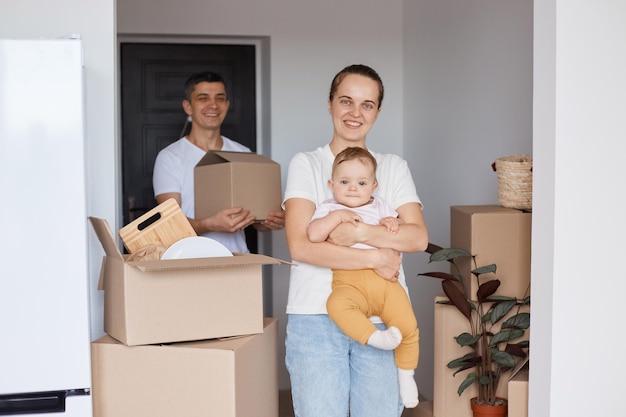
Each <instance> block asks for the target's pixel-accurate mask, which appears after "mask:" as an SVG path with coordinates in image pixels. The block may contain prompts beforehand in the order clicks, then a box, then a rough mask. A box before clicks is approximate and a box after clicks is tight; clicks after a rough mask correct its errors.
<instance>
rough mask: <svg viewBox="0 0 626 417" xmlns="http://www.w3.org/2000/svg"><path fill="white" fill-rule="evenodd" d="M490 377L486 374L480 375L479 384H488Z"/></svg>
mask: <svg viewBox="0 0 626 417" xmlns="http://www.w3.org/2000/svg"><path fill="white" fill-rule="evenodd" d="M489 382H490V379H489V377H488V376H487V375H481V376H480V378H478V383H479V384H480V385H489Z"/></svg>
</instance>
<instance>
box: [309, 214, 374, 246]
mask: <svg viewBox="0 0 626 417" xmlns="http://www.w3.org/2000/svg"><path fill="white" fill-rule="evenodd" d="M361 221H362V219H361V216H359V215H358V214H356V213H355V212H353V211H350V210H345V209H340V210H334V211H331V212H329V213H328V214H327V215H326V216H324V217H319V218H317V219H315V220H313V221H311V223H309V225H308V227H307V236H308V237H309V240H310V241H311V242H323V241H325V240H326V239H328V235H329V234H330V232H332V231H333V229H335V227H337V226H339V225H340V224H341V223H350V224H352V225H353V226H355V227H356V226H357V225H358V224H359V222H361Z"/></svg>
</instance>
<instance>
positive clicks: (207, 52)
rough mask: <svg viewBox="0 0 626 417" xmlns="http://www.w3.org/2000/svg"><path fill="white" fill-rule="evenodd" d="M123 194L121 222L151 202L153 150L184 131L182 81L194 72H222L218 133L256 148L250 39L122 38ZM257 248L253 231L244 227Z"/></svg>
mask: <svg viewBox="0 0 626 417" xmlns="http://www.w3.org/2000/svg"><path fill="white" fill-rule="evenodd" d="M120 54H121V60H120V61H121V105H122V132H121V134H122V187H123V190H122V194H123V213H124V224H125V225H126V224H128V223H129V222H131V221H133V220H134V219H136V218H137V217H139V216H141V215H142V214H144V213H145V212H147V211H148V210H150V209H151V208H153V207H154V206H156V200H155V199H154V192H153V190H152V170H153V167H154V160H155V158H156V155H157V153H158V152H159V151H160V150H161V149H163V148H164V147H166V146H167V145H169V144H170V143H172V142H174V141H176V140H177V139H179V138H180V137H182V136H184V135H185V134H187V133H188V128H187V126H186V123H185V122H186V119H187V115H186V114H185V112H184V111H183V109H182V104H181V103H182V100H183V98H184V92H183V90H184V84H185V81H186V79H187V77H189V75H191V74H192V73H194V72H200V71H214V72H217V73H219V74H221V75H222V77H224V81H225V82H226V90H227V92H228V96H229V99H230V102H231V103H230V109H229V111H228V115H227V116H226V119H225V121H224V124H223V125H222V135H224V136H227V137H229V138H231V139H233V140H236V141H237V142H239V143H241V144H243V145H246V146H247V147H249V148H250V149H251V150H252V151H253V152H254V151H256V95H255V89H256V84H255V47H254V45H202V44H173V43H122V44H121V46H120ZM248 246H249V248H250V250H251V251H252V252H256V247H257V245H256V233H251V232H248Z"/></svg>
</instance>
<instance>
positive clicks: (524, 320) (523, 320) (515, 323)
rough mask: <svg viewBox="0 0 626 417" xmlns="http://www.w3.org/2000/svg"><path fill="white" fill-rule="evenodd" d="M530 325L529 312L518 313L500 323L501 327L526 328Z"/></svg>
mask: <svg viewBox="0 0 626 417" xmlns="http://www.w3.org/2000/svg"><path fill="white" fill-rule="evenodd" d="M529 327H530V313H518V314H516V315H514V316H513V317H509V318H508V319H507V320H506V321H505V322H504V323H502V328H503V329H509V328H510V329H528V328H529Z"/></svg>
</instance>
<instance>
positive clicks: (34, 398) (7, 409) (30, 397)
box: [0, 389, 89, 416]
mask: <svg viewBox="0 0 626 417" xmlns="http://www.w3.org/2000/svg"><path fill="white" fill-rule="evenodd" d="M72 395H89V389H71V390H63V391H46V392H28V393H19V394H9V395H0V416H11V415H18V414H35V413H59V412H65V399H66V398H67V397H69V396H72Z"/></svg>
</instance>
